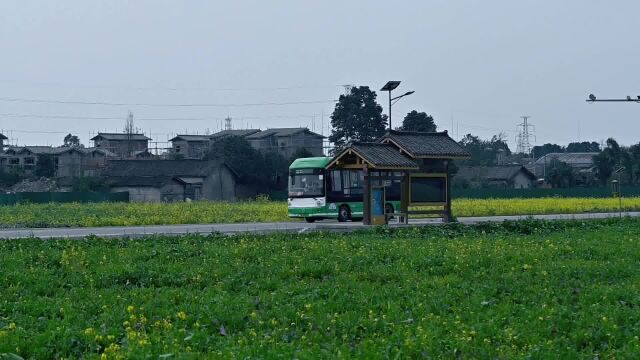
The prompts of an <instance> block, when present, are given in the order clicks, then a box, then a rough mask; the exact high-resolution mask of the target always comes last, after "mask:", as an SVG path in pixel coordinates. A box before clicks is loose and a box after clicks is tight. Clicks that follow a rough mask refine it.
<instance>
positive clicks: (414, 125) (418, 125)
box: [400, 110, 436, 132]
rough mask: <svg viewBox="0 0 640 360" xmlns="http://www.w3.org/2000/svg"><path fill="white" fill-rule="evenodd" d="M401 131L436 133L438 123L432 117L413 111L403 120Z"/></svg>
mask: <svg viewBox="0 0 640 360" xmlns="http://www.w3.org/2000/svg"><path fill="white" fill-rule="evenodd" d="M400 130H403V131H423V132H434V131H436V123H435V122H434V120H433V117H432V116H431V115H427V113H425V112H417V111H415V110H413V111H412V112H410V113H408V114H407V116H405V117H404V120H402V126H401V127H400Z"/></svg>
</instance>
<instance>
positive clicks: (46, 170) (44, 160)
mask: <svg viewBox="0 0 640 360" xmlns="http://www.w3.org/2000/svg"><path fill="white" fill-rule="evenodd" d="M55 174H56V163H55V159H54V157H53V155H49V154H38V162H37V163H36V171H35V175H36V176H37V177H47V178H51V177H53V176H54V175H55Z"/></svg>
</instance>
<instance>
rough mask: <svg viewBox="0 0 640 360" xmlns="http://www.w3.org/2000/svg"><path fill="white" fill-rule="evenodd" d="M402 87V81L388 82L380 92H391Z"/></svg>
mask: <svg viewBox="0 0 640 360" xmlns="http://www.w3.org/2000/svg"><path fill="white" fill-rule="evenodd" d="M398 85H400V81H387V83H386V84H385V85H384V86H383V87H382V89H380V91H391V90H393V89H395V88H397V87H398Z"/></svg>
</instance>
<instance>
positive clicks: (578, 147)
mask: <svg viewBox="0 0 640 360" xmlns="http://www.w3.org/2000/svg"><path fill="white" fill-rule="evenodd" d="M567 152H600V144H598V143H597V142H595V141H592V142H588V141H583V142H572V143H569V145H567Z"/></svg>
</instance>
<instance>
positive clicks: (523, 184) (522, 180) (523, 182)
mask: <svg viewBox="0 0 640 360" xmlns="http://www.w3.org/2000/svg"><path fill="white" fill-rule="evenodd" d="M511 182H512V187H513V188H514V189H530V188H532V187H533V181H532V180H531V179H530V178H529V177H528V176H526V175H525V174H523V173H522V171H520V172H518V173H517V174H516V176H515V177H514V178H513V180H512V181H511Z"/></svg>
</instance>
